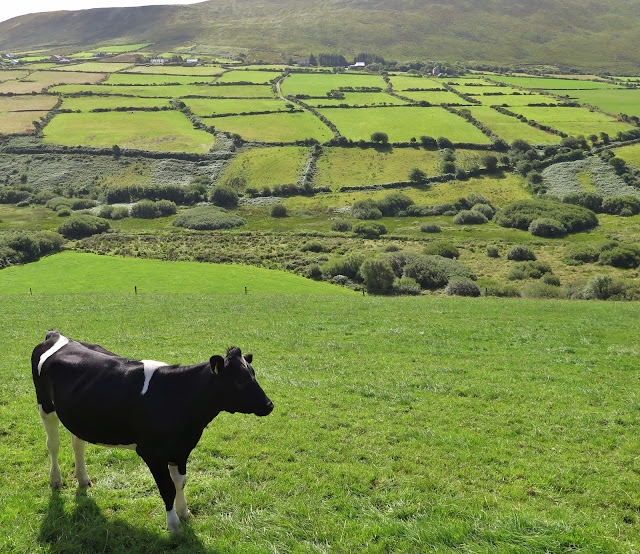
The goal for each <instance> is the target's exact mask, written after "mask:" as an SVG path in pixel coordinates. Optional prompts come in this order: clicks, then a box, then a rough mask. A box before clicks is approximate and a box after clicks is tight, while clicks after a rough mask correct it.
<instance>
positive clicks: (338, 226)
mask: <svg viewBox="0 0 640 554" xmlns="http://www.w3.org/2000/svg"><path fill="white" fill-rule="evenodd" d="M351 227H352V223H351V221H349V220H348V219H342V218H340V219H336V220H335V221H334V222H333V223H332V224H331V230H332V231H338V232H341V233H345V232H347V231H351Z"/></svg>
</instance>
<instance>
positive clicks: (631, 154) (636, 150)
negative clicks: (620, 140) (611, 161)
mask: <svg viewBox="0 0 640 554" xmlns="http://www.w3.org/2000/svg"><path fill="white" fill-rule="evenodd" d="M613 151H614V152H615V154H616V156H618V157H619V158H622V159H623V160H624V161H625V162H628V163H630V164H631V165H634V166H636V167H637V168H640V144H631V145H629V146H623V147H621V148H616V149H615V150H613Z"/></svg>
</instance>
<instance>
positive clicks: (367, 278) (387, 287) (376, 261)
mask: <svg viewBox="0 0 640 554" xmlns="http://www.w3.org/2000/svg"><path fill="white" fill-rule="evenodd" d="M360 276H361V277H362V280H363V281H364V284H365V287H366V288H367V292H369V293H371V294H387V293H389V292H390V291H391V287H392V286H393V282H394V280H395V278H396V276H395V274H394V273H393V269H391V266H390V265H389V264H388V263H387V262H386V261H384V260H382V259H380V258H369V259H367V260H365V261H364V262H363V263H362V265H361V266H360Z"/></svg>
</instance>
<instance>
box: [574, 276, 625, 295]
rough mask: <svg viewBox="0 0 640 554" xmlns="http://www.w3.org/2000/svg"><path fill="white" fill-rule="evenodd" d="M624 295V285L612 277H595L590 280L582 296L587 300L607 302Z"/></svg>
mask: <svg viewBox="0 0 640 554" xmlns="http://www.w3.org/2000/svg"><path fill="white" fill-rule="evenodd" d="M621 294H624V285H623V283H622V282H621V281H619V280H617V279H613V277H611V276H610V275H594V276H593V277H591V279H589V281H588V282H587V284H586V285H585V287H584V289H583V290H582V294H580V295H579V296H580V297H581V298H584V299H585V300H607V299H608V298H611V297H612V296H618V295H621Z"/></svg>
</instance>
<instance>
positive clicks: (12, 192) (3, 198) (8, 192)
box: [0, 188, 31, 204]
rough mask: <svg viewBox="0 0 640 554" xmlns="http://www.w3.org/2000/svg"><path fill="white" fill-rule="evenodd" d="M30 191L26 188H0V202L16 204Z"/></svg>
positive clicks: (24, 198)
mask: <svg viewBox="0 0 640 554" xmlns="http://www.w3.org/2000/svg"><path fill="white" fill-rule="evenodd" d="M30 196H31V193H30V192H29V191H26V190H19V189H12V188H6V189H0V204H17V203H18V202H22V201H23V200H27V199H28V198H29V197H30Z"/></svg>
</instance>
